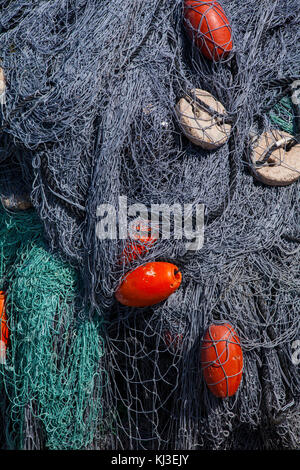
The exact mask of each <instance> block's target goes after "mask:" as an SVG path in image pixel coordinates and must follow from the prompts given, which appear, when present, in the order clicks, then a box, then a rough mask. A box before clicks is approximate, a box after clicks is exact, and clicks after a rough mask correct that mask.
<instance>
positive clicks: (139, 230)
mask: <svg viewBox="0 0 300 470" xmlns="http://www.w3.org/2000/svg"><path fill="white" fill-rule="evenodd" d="M157 238H158V237H157V236H156V233H152V232H151V227H149V226H148V224H147V223H142V222H141V223H139V224H138V225H137V226H136V230H135V231H134V233H133V234H132V235H131V240H129V241H128V243H127V245H126V247H125V249H124V250H123V253H122V260H124V262H125V264H128V263H130V262H131V261H133V260H134V259H136V258H137V257H138V256H141V255H143V254H144V253H145V252H146V251H148V250H149V248H150V247H151V246H152V245H153V244H154V243H155V242H156V240H157Z"/></svg>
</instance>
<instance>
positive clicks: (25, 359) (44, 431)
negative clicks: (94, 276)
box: [0, 209, 112, 450]
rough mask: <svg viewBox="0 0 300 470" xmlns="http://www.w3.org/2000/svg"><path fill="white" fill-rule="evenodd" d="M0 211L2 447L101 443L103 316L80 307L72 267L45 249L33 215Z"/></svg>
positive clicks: (97, 445) (96, 445)
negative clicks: (4, 341)
mask: <svg viewBox="0 0 300 470" xmlns="http://www.w3.org/2000/svg"><path fill="white" fill-rule="evenodd" d="M0 217H1V227H2V230H1V235H0V245H1V254H2V256H1V279H2V286H3V287H4V288H5V291H6V303H5V307H6V312H7V317H8V319H9V344H8V347H7V352H6V360H5V361H4V363H3V364H2V365H1V366H0V367H1V370H0V389H1V400H0V403H1V411H2V413H1V414H2V423H3V426H1V433H2V435H1V443H2V445H1V447H2V448H5V449H25V450H28V449H35V450H36V449H42V448H44V449H45V448H46V449H81V448H85V449H89V448H101V445H102V446H103V445H104V444H103V443H104V442H105V440H106V439H107V437H105V436H107V434H105V432H104V424H103V422H102V417H103V415H104V411H103V404H102V394H103V389H104V388H105V382H106V379H105V372H104V370H103V366H102V357H103V352H104V345H103V338H102V334H101V331H102V321H101V320H100V317H99V316H97V317H96V318H94V319H93V318H92V317H91V316H90V315H89V314H88V313H89V312H88V311H87V310H86V309H85V308H84V307H83V303H82V294H81V287H80V280H79V277H78V273H77V271H75V270H74V268H72V267H70V266H69V265H68V264H67V263H66V262H63V261H62V260H61V259H60V258H59V257H57V256H54V255H52V254H51V253H50V252H49V249H48V248H47V246H46V244H45V242H44V240H43V236H42V230H41V226H40V222H39V220H38V217H37V216H36V214H34V213H33V211H29V213H21V214H19V215H18V214H15V215H14V214H9V213H8V212H6V211H4V210H3V209H2V210H1V213H0ZM107 422H108V421H107ZM110 432H112V431H111V430H110ZM108 436H109V435H108ZM95 439H96V442H95Z"/></svg>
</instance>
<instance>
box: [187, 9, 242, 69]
mask: <svg viewBox="0 0 300 470" xmlns="http://www.w3.org/2000/svg"><path fill="white" fill-rule="evenodd" d="M184 24H185V28H186V32H187V35H188V36H189V38H190V39H191V40H192V41H194V42H195V44H196V46H197V47H198V48H199V49H200V51H201V53H202V54H203V55H204V56H205V57H206V58H207V59H210V60H216V61H218V60H220V59H221V58H223V57H224V58H225V57H226V56H227V55H228V54H229V52H230V51H231V50H232V47H233V46H232V34H231V26H230V24H229V21H228V19H227V17H226V15H225V12H224V10H223V8H222V6H221V5H220V4H219V2H217V1H214V0H210V1H200V0H185V1H184Z"/></svg>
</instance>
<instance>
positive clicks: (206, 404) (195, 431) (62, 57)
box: [0, 0, 300, 449]
mask: <svg viewBox="0 0 300 470" xmlns="http://www.w3.org/2000/svg"><path fill="white" fill-rule="evenodd" d="M221 4H222V7H223V8H224V10H225V12H226V16H227V18H228V20H229V23H230V24H231V28H232V35H233V52H232V53H231V54H229V55H228V56H224V57H222V58H221V59H220V60H218V61H214V60H209V59H207V58H205V57H203V55H202V54H201V52H200V51H199V49H198V47H197V45H196V44H195V41H194V43H193V41H192V40H191V39H190V38H188V37H187V34H186V32H185V26H184V22H183V2H182V1H181V0H175V1H172V2H170V1H168V0H149V1H147V2H146V3H145V2H139V1H138V0H124V1H123V2H122V3H121V4H120V2H115V1H111V0H103V1H102V2H98V1H95V0H91V1H89V2H86V1H83V0H77V1H72V2H69V1H61V0H60V1H58V0H54V1H51V2H50V1H45V0H44V1H28V0H26V1H20V2H1V7H2V16H1V20H0V22H1V23H0V24H1V34H0V42H1V67H2V68H3V71H4V75H5V80H6V92H5V104H4V105H3V106H2V131H3V134H2V136H1V139H2V142H3V144H1V145H2V146H3V162H2V164H3V168H6V167H7V171H8V170H9V169H10V174H11V175H12V183H11V184H14V185H15V186H16V187H18V188H20V187H23V184H24V185H25V186H28V187H29V188H31V200H32V203H33V205H34V207H35V208H36V210H37V213H38V216H39V217H40V219H41V220H42V223H43V227H44V230H45V235H46V239H47V241H48V243H49V246H50V248H51V249H52V250H55V251H57V252H60V253H61V256H63V257H64V258H66V259H67V260H68V261H69V262H72V263H73V265H74V266H75V267H76V268H78V269H79V270H80V275H81V279H82V285H81V286H80V287H82V289H83V293H84V296H85V300H86V302H90V305H91V308H92V309H93V310H95V311H96V312H97V313H98V316H99V318H101V319H103V318H104V319H105V321H106V329H105V354H104V356H103V368H104V370H105V374H107V377H106V382H105V383H106V384H107V385H106V386H105V387H104V389H103V395H102V406H105V409H107V410H109V415H110V416H113V425H112V427H113V432H112V433H111V438H110V439H109V441H105V444H103V446H104V447H105V448H113V449H200V448H207V449H232V448H235V449H239V448H241V449H242V448H243V449H245V448H247V449H256V448H258V449H271V448H276V449H277V448H296V447H297V446H299V438H300V433H299V366H297V365H296V364H295V363H293V361H292V360H291V357H292V352H293V349H292V348H293V346H292V345H293V342H294V341H295V340H296V339H297V338H299V317H298V316H299V306H300V305H299V279H300V277H299V211H298V203H299V182H298V180H297V181H296V180H295V181H294V182H293V184H288V185H287V186H285V187H278V186H270V185H269V184H264V183H262V182H261V181H259V180H258V179H257V178H256V176H255V175H257V174H260V173H259V171H261V168H265V167H266V166H269V167H272V166H274V165H276V161H275V163H274V162H272V161H269V154H268V152H270V151H271V153H272V151H273V150H274V149H273V145H275V144H276V142H277V141H278V139H279V140H280V139H282V138H284V134H282V133H283V132H288V133H289V134H291V136H292V137H291V138H290V137H289V138H287V139H286V140H285V139H284V140H283V143H282V144H281V147H280V149H279V150H280V156H279V157H278V158H279V161H280V162H282V161H283V162H287V163H286V164H285V166H286V165H288V166H290V165H289V161H288V160H287V158H288V157H289V156H290V155H291V154H290V153H289V152H290V151H292V152H294V151H295V149H296V150H297V145H296V144H297V139H298V137H297V136H298V133H299V125H298V121H299V110H298V106H295V104H294V103H293V101H291V96H292V90H294V88H292V86H293V84H294V83H295V82H297V79H298V78H299V72H300V54H299V14H300V6H299V2H297V1H296V0H290V1H289V2H286V1H284V0H275V1H274V0H264V1H261V2H256V1H255V0H248V1H247V2H246V1H241V0H239V1H238V0H231V1H229V0H222V2H221ZM195 90H202V91H203V92H202V100H201V99H200V103H199V102H197V103H196V104H193V109H194V111H195V113H196V114H197V113H199V114H200V117H199V116H197V115H196V116H195V117H196V121H195V122H196V124H194V126H192V127H197V126H198V125H199V121H200V123H202V124H201V126H202V128H203V127H204V131H203V134H204V136H207V134H208V133H209V129H210V128H211V127H212V126H213V125H216V124H217V126H219V127H220V128H221V131H222V129H223V130H224V129H226V132H225V137H226V139H225V141H224V142H221V143H222V145H221V146H218V147H217V148H214V149H204V148H202V147H199V146H198V145H195V143H193V142H191V141H190V140H189V139H188V138H187V136H186V133H184V132H183V130H184V128H183V127H184V126H183V125H182V122H181V120H180V115H179V114H178V106H177V104H178V103H179V101H180V100H181V99H182V98H185V99H186V97H189V99H188V100H187V101H188V102H189V103H190V101H191V100H192V101H193V100H194V98H195V96H196V92H195ZM206 93H210V94H211V95H212V96H213V97H214V99H215V100H217V101H218V102H219V103H221V105H222V106H223V107H224V109H223V108H220V107H219V106H217V107H215V108H214V109H211V106H209V107H207V106H208V105H207V102H206V101H205V99H203V96H206ZM200 98H201V96H200ZM282 100H288V102H289V103H290V105H289V106H288V107H286V102H285V101H282ZM294 101H295V100H294ZM199 108H200V110H202V111H201V112H202V115H201V113H200V111H199ZM225 111H226V113H225ZM203 113H204V119H203ZM205 120H206V124H205V126H203V122H204V121H205ZM197 121H198V122H197ZM292 125H293V128H292ZM226 126H230V129H229V127H226ZM274 129H275V130H277V131H278V133H280V136H279V137H278V136H277V134H274ZM267 132H271V135H272V136H273V138H272V139H271V142H269V141H268V145H267V149H266V152H262V154H261V155H260V156H259V160H260V161H259V163H258V164H257V162H256V161H254V160H253V148H254V147H255V145H256V144H255V142H257V137H259V136H261V135H265V133H267ZM223 133H224V132H223ZM202 137H203V136H202ZM219 143H220V142H219ZM11 149H14V150H13V155H14V161H11V159H9V157H8V155H9V154H11ZM267 157H268V158H267ZM13 164H14V165H15V166H16V168H17V169H18V171H17V170H16V171H13V170H12V165H13ZM282 166H284V165H282ZM293 170H294V173H295V172H296V173H297V172H299V168H298V169H297V168H293ZM124 197H125V198H124ZM122 198H123V199H122ZM125 201H126V204H127V207H129V206H131V209H132V213H131V214H130V216H131V217H129V221H131V219H134V217H135V216H136V215H137V214H136V213H135V210H136V211H140V212H141V211H143V207H147V208H149V207H150V205H151V204H152V207H153V206H154V205H155V204H156V206H155V208H154V209H155V210H154V213H155V215H156V216H157V214H158V213H159V205H160V204H165V205H166V206H173V205H174V204H177V203H178V204H180V205H181V207H183V206H184V205H191V204H193V205H201V204H203V205H204V208H205V209H204V216H205V217H204V223H205V240H204V245H203V247H202V248H201V249H200V250H196V251H191V250H187V246H186V240H184V239H175V238H174V237H172V236H170V237H169V238H168V237H160V238H159V239H157V240H156V242H155V243H153V244H152V245H151V247H148V249H147V250H144V251H143V253H141V252H140V251H139V249H136V253H137V256H135V257H133V258H134V259H130V263H128V257H127V256H124V250H126V246H127V244H128V240H126V236H124V237H123V239H122V237H118V236H117V235H118V229H119V231H120V226H121V224H120V226H118V224H116V226H114V225H113V224H112V225H111V226H110V227H109V228H108V232H107V237H106V239H104V238H105V237H102V239H100V238H101V237H100V236H99V233H100V232H101V230H102V225H101V217H102V218H103V217H104V216H105V213H104V212H103V210H102V209H103V207H102V206H101V204H107V206H106V211H107V210H108V211H109V210H110V211H111V215H112V216H114V215H116V214H119V213H121V205H122V204H123V205H124V203H125ZM134 204H139V206H133V205H134ZM112 208H113V209H112ZM142 218H145V217H144V216H143V217H142ZM116 219H117V217H116ZM171 225H172V224H171ZM172 227H173V226H172ZM172 227H171V228H172ZM173 228H174V227H173ZM101 233H102V232H101ZM120 238H121V239H120ZM36 249H37V248H36ZM45 256H46V255H45ZM158 260H159V261H170V262H173V263H174V264H175V265H177V266H178V268H179V269H180V270H181V272H182V278H183V279H182V283H181V286H180V288H179V289H178V290H177V291H176V292H175V293H174V294H173V295H172V296H170V297H169V298H168V299H167V300H166V301H164V302H163V303H161V304H158V305H155V306H153V307H151V308H145V309H135V308H127V307H123V306H121V305H120V304H118V303H117V302H116V300H115V297H114V292H115V290H116V288H117V286H118V284H119V282H120V279H121V277H122V276H123V275H124V273H125V272H127V271H128V270H129V269H134V268H136V267H137V266H139V265H140V264H141V263H145V262H148V261H158ZM26 266H27V264H26ZM28 266H30V263H28ZM36 269H37V268H36ZM40 269H43V268H40ZM32 270H33V265H32ZM39 276H40V274H39ZM16 279H17V278H16ZM20 282H21V281H20ZM37 282H39V281H37ZM16 283H17V280H16V281H12V284H11V289H12V292H14V295H15V296H16V292H15V289H16V287H14V286H16V285H17V284H16ZM64 285H65V284H64V283H62V287H63V286H64ZM74 289H75V290H76V288H75V287H74ZM72 292H73V293H74V295H75V291H74V290H73V291H72ZM70 295H71V293H70V290H69V288H67V289H66V290H64V291H63V295H62V297H61V298H63V299H64V300H63V303H64V302H67V300H65V299H69V298H70ZM45 296H46V293H45ZM45 302H47V300H46V298H45ZM24 308H27V307H26V305H25V306H24V304H23V301H22V302H21V301H20V303H19V304H18V305H17V306H16V307H14V311H15V312H16V315H19V316H21V313H20V312H21V310H23V309H24ZM17 312H19V313H17ZM68 312H70V310H68V309H67V310H66V311H65V314H64V315H63V319H64V321H65V323H64V327H65V330H64V331H65V332H66V333H65V335H68V334H69V333H67V332H68V331H69V329H70V328H71V330H72V327H71V326H69V325H73V323H72V321H73V316H72V315H74V314H72V315H71V313H68ZM51 318H52V321H53V314H52V317H51ZM23 321H25V319H23ZM93 321H96V320H95V319H94V320H93ZM221 322H229V323H230V324H231V325H232V326H233V327H234V329H235V331H236V332H237V334H238V336H239V338H240V341H241V345H242V349H243V354H244V369H243V378H242V383H241V386H240V388H239V390H238V392H237V394H236V395H235V396H234V397H230V398H228V399H224V400H220V399H218V398H216V397H214V396H213V395H212V394H211V393H210V392H209V390H208V389H207V387H206V385H205V382H204V379H203V375H202V373H201V367H200V348H201V339H202V338H203V334H204V332H205V330H206V329H207V327H208V326H209V325H210V324H211V323H221ZM47 325H49V323H47ZM87 325H88V324H86V328H88V326H87ZM92 325H93V323H92V324H90V325H89V328H93V326H92ZM35 328H36V329H35ZM47 328H48V327H47V326H46V331H48V330H47ZM37 330H38V326H37V324H36V326H35V327H34V331H35V336H34V338H35V341H36V344H38V342H39V341H40V336H39V332H38V331H37ZM47 338H48V340H49V336H47ZM43 341H44V339H43V340H42V343H41V346H39V347H41V348H42V347H45V348H46V349H47V350H49V348H48V346H46V345H45V343H44V342H43ZM57 341H58V346H57V347H58V348H64V345H65V344H67V339H66V336H64V335H61V334H59V335H58V339H57ZM85 345H86V347H87V344H86V343H85ZM22 347H23V346H22ZM88 347H91V348H93V347H95V345H92V344H91V345H89V346H88ZM71 350H72V348H71ZM94 353H95V352H94ZM92 354H93V353H92ZM95 355H96V356H97V354H96V353H95ZM19 357H20V356H19ZM16 360H17V358H16ZM18 361H19V359H18ZM39 361H41V363H39V365H38V367H42V366H41V364H43V359H39ZM19 363H20V361H19ZM89 367H90V368H93V367H94V368H95V370H97V371H98V372H97V373H98V375H99V377H100V376H101V377H102V378H101V380H103V374H102V373H101V372H100V369H99V368H97V367H98V366H97V360H96V359H95V360H94V363H93V364H92V363H91V362H89ZM26 373H27V372H26ZM61 373H62V374H63V371H61ZM31 374H34V372H33V371H32V370H31V369H29V370H28V375H27V378H28V377H30V376H31ZM24 380H25V379H24V376H22V374H21V375H20V381H24ZM99 380H100V379H99ZM22 383H23V382H22ZM101 383H102V382H101ZM76 390H78V394H79V393H80V388H76ZM36 393H37V392H36ZM35 396H36V395H35V393H33V392H32V398H31V399H32V400H34V398H33V397H35ZM72 396H74V395H72ZM29 399H30V391H28V395H27V398H26V400H22V403H23V404H24V403H28V401H29ZM103 404H104V405H103ZM24 406H25V405H24ZM34 406H36V405H34ZM47 406H48V405H47ZM60 406H61V410H62V412H63V410H64V408H63V400H62V402H61V403H60ZM77 406H78V404H77V405H76V406H75V409H76V407H77ZM17 409H18V408H17ZM91 412H92V411H91V410H90V409H89V411H88V412H87V416H89V417H90V413H91ZM48 413H49V420H50V421H51V419H53V421H52V423H54V421H55V419H54V412H53V408H51V406H50V405H49V411H48ZM32 414H34V413H33V411H31V415H32ZM57 414H58V413H57V412H56V416H57ZM28 416H29V415H28V414H25V418H24V419H25V425H26V426H27V427H28V426H29V425H30V422H31V421H30V420H31V418H28ZM51 417H52V418H51ZM50 421H49V422H50ZM108 421H109V419H106V418H105V416H103V423H106V422H108ZM89 422H90V421H89ZM26 426H25V427H26ZM93 429H94V428H93V427H92V425H90V432H91V434H93V432H94V431H93ZM40 435H41V432H40V431H37V432H35V433H34V436H33V442H34V443H35V444H34V445H37V442H40V439H41V437H40ZM58 435H59V433H58ZM38 436H39V437H38ZM78 436H81V438H82V441H81V445H82V447H84V446H87V440H85V438H83V437H82V435H80V433H79V434H78ZM94 437H95V439H94V440H93V444H91V440H90V441H89V444H88V445H90V446H91V447H92V446H94V447H96V446H97V445H99V438H97V433H95V432H94ZM70 439H71V438H70ZM71 440H72V439H71ZM72 442H74V441H72ZM77 442H79V441H77ZM32 445H33V444H32ZM59 445H60V446H61V447H64V446H65V447H66V446H67V443H66V440H65V439H62V440H61V444H59ZM68 445H69V446H70V447H72V445H73V444H71V443H70V441H69V444H68Z"/></svg>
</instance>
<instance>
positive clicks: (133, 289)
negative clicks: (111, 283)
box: [115, 261, 182, 307]
mask: <svg viewBox="0 0 300 470" xmlns="http://www.w3.org/2000/svg"><path fill="white" fill-rule="evenodd" d="M181 278H182V276H181V273H180V271H179V269H178V268H177V266H175V265H174V264H172V263H165V262H163V261H154V262H150V263H146V264H144V265H142V266H139V267H138V268H136V269H134V270H133V271H130V272H129V273H128V274H126V276H125V277H124V279H123V281H122V282H121V284H120V286H119V287H118V289H117V291H116V293H115V296H116V299H117V300H118V301H119V302H120V303H121V304H122V305H126V306H128V307H149V306H151V305H155V304H157V303H159V302H161V301H162V300H165V299H167V298H168V297H169V296H170V295H171V294H173V292H175V291H176V290H177V289H178V287H179V286H180V284H181Z"/></svg>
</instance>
